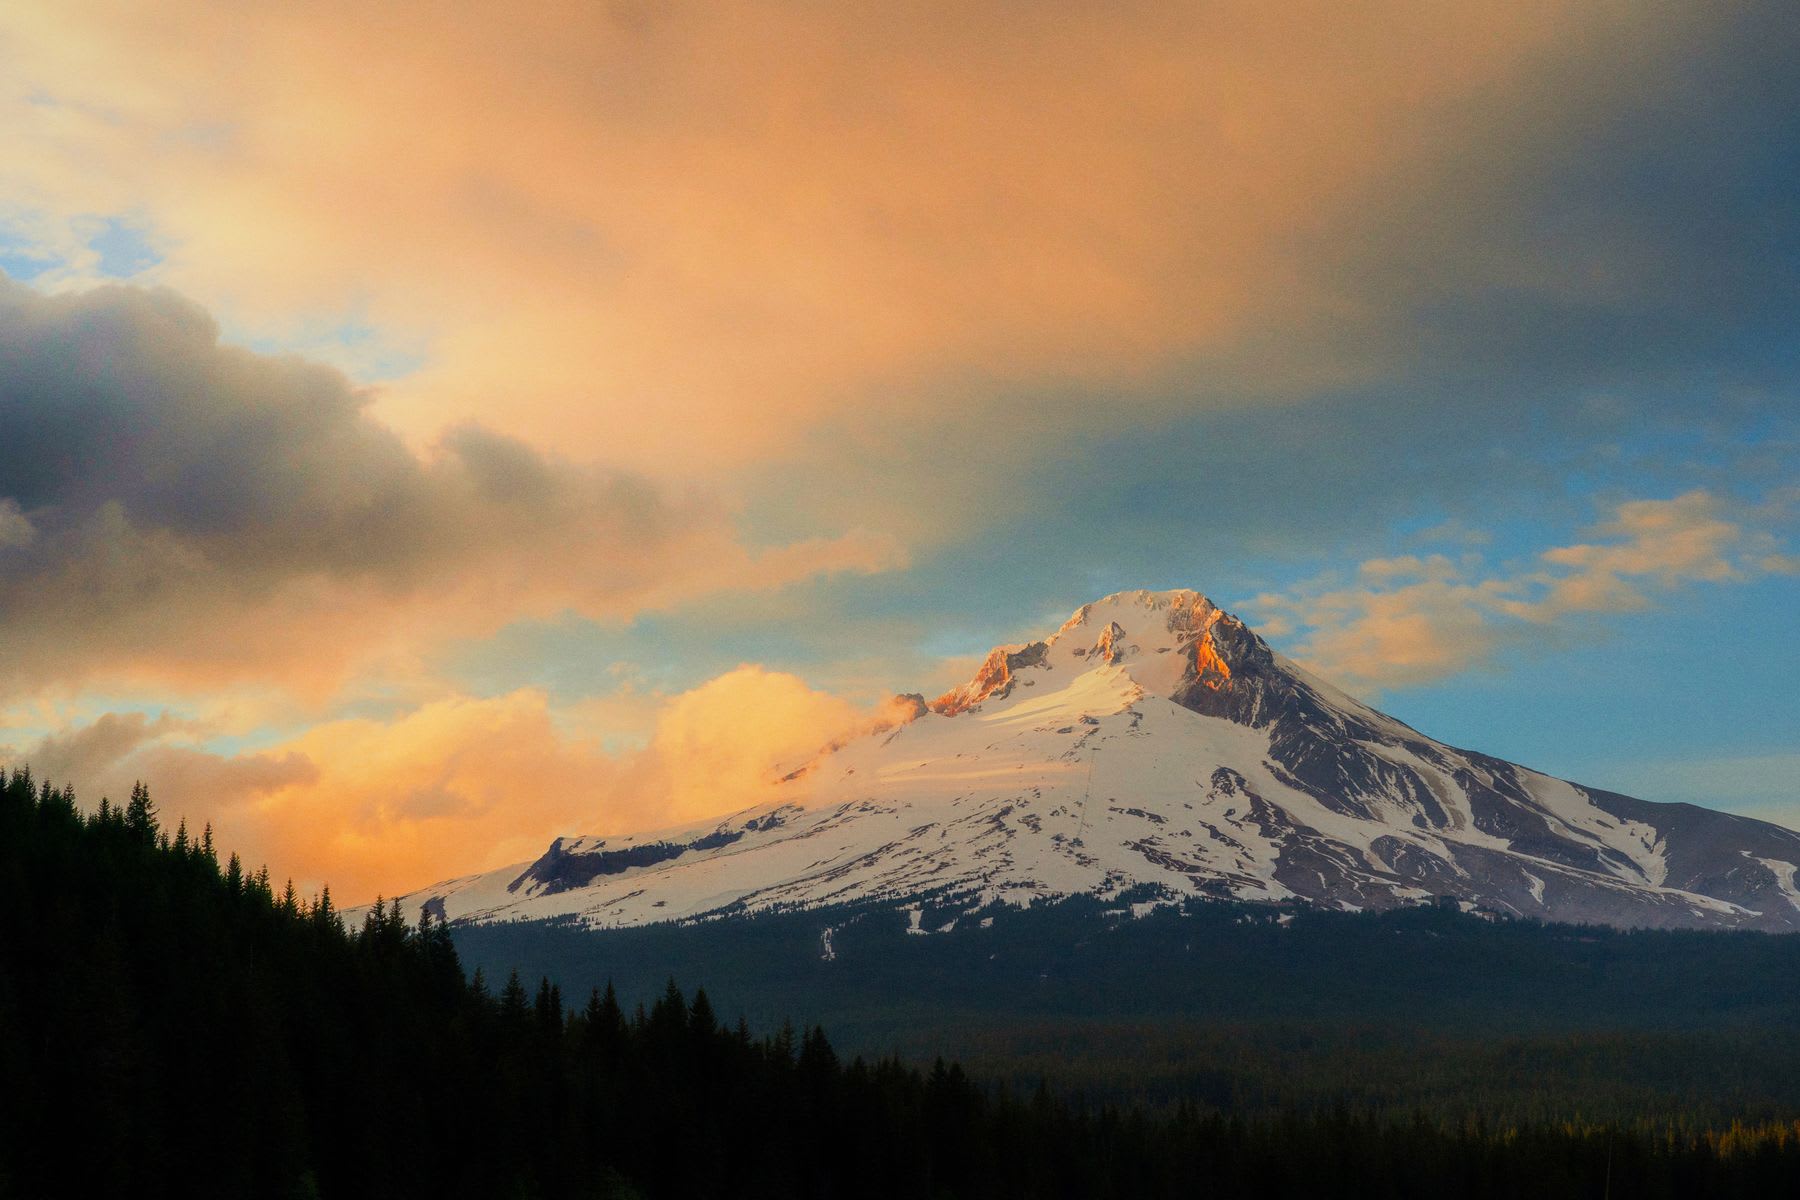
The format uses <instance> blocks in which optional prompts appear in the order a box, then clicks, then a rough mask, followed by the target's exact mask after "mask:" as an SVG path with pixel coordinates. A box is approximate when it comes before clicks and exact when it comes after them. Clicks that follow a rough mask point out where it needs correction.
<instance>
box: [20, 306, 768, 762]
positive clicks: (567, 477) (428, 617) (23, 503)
mask: <svg viewBox="0 0 1800 1200" xmlns="http://www.w3.org/2000/svg"><path fill="white" fill-rule="evenodd" d="M371 398H372V397H371V396H370V394H369V393H367V392H366V391H363V390H360V389H358V388H356V387H355V386H353V385H352V384H351V383H350V382H349V381H347V380H346V379H345V378H344V377H343V376H342V375H341V374H339V373H338V372H336V371H334V370H331V369H329V368H326V367H322V366H319V365H317V364H315V363H311V362H307V361H305V360H302V359H299V358H294V357H272V356H267V355H260V354H255V353H252V352H250V351H247V350H244V349H239V348H235V347H231V346H228V345H223V344H221V343H220V341H219V334H218V329H217V327H216V326H215V324H214V323H213V321H212V320H211V319H210V318H209V317H208V316H207V314H206V313H205V312H204V311H202V310H201V309H199V308H197V307H196V306H195V305H193V304H191V303H189V302H187V301H186V300H184V299H182V298H181V297H179V296H176V295H174V294H172V293H169V292H166V291H152V290H143V289H138V288H129V287H107V288H99V289H95V290H92V291H86V292H81V293H76V294H66V295H44V294H40V293H37V292H34V291H33V290H31V289H29V288H26V287H23V286H21V285H18V284H14V283H10V282H7V281H4V280H0V631H3V632H0V643H3V644H0V676H7V677H10V678H11V680H12V682H13V683H14V684H15V685H16V684H19V683H21V682H23V681H27V680H32V679H37V680H43V679H47V678H55V677H64V678H78V677H81V676H83V675H84V674H85V673H88V672H90V671H92V670H94V669H102V670H111V669H117V670H118V671H119V672H120V673H122V674H123V675H124V676H126V677H131V676H133V675H157V674H162V675H168V674H171V673H172V674H175V675H182V674H199V675H206V676H209V677H210V678H212V679H214V680H217V679H218V678H221V677H245V678H257V677H278V676H279V675H280V673H281V671H282V670H283V666H282V664H281V662H279V661H278V660H282V659H295V660H297V662H298V665H299V666H300V667H301V668H302V669H310V668H314V667H319V666H323V665H329V664H331V663H337V664H339V665H342V664H343V663H344V662H347V661H348V660H349V659H350V658H353V657H354V656H355V654H356V653H358V652H359V651H360V650H361V649H362V648H363V646H364V644H365V643H368V642H371V641H380V640H382V639H384V638H390V637H394V636H400V635H403V634H404V633H405V632H406V630H407V628H408V627H409V626H411V625H414V624H418V623H430V622H432V621H438V622H446V623H447V624H448V625H449V626H453V627H458V628H492V627H493V626H495V625H498V624H503V623H504V622H505V621H506V620H507V619H509V618H510V617H511V616H513V615H515V614H516V613H517V612H519V611H534V612H538V613H540V614H541V613H546V612H554V611H557V610H559V609H563V608H572V609H576V610H579V611H584V612H590V613H594V614H598V615H604V614H606V613H607V612H609V611H628V610H629V609H630V608H631V607H632V606H633V605H634V604H636V603H638V602H639V601H641V600H642V599H643V598H644V597H645V596H648V595H653V594H658V593H659V592H661V591H666V590H667V589H669V588H671V587H679V586H680V585H681V584H682V583H683V581H687V582H689V583H690V584H691V583H692V582H693V581H695V580H697V579H700V578H703V577H706V576H707V574H708V573H709V572H715V573H716V572H718V571H719V570H721V569H726V570H728V569H729V567H730V564H731V563H732V561H733V552H734V551H735V550H736V544H735V542H734V540H733V539H732V536H731V532H730V529H729V523H728V520H727V514H726V513H725V511H724V509H723V508H722V507H721V506H720V505H719V504H718V503H717V502H716V501H714V500H711V499H708V498H706V497H704V496H698V495H693V494H686V495H683V496H679V497H672V496H670V495H667V494H665V493H663V492H661V491H659V490H658V489H657V488H656V487H655V486H653V485H652V484H651V483H649V482H648V481H646V480H645V479H643V478H641V477H638V476H634V475H630V474H627V473H621V472H617V471H609V470H602V469H597V468H591V467H586V466H580V465H576V464H573V463H570V462H567V461H563V460H560V459H557V458H554V457H552V456H549V455H546V454H543V453H540V452H539V451H537V450H534V449H532V448H530V447H528V446H526V445H524V444H523V443H521V442H518V441H516V440H513V439H511V438H508V437H505V436H503V435H501V434H499V433H496V432H494V431H492V430H489V429H486V428H482V427H479V426H473V425H470V426H464V427H461V428H457V429H453V430H451V431H450V432H449V433H447V434H446V435H445V436H443V437H442V439H441V440H440V441H439V442H438V443H437V445H436V446H435V447H434V448H433V449H432V451H431V452H430V453H427V454H423V455H421V454H417V453H415V452H414V451H413V450H412V449H410V448H409V447H408V446H407V445H406V444H404V442H403V441H402V440H401V439H400V438H399V437H398V436H397V435H396V434H395V433H394V432H393V431H392V430H391V429H389V428H388V427H386V426H384V425H383V424H381V423H380V422H379V421H378V420H376V419H375V418H374V417H372V416H371V415H370V413H369V402H370V400H371ZM740 557H741V555H740ZM96 736H97V735H96Z"/></svg>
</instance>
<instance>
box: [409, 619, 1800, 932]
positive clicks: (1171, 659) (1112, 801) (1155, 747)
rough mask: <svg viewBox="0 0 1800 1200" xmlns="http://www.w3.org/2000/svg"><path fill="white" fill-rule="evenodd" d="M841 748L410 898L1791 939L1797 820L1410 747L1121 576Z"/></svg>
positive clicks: (579, 909) (606, 921) (611, 909)
mask: <svg viewBox="0 0 1800 1200" xmlns="http://www.w3.org/2000/svg"><path fill="white" fill-rule="evenodd" d="M900 699H901V700H902V701H904V703H903V704H901V705H899V706H897V707H896V711H898V712H899V713H901V716H899V717H898V718H895V719H892V720H890V721H888V722H885V723H883V724H880V725H877V726H875V727H874V728H872V729H870V730H868V731H867V732H865V733H864V734H862V735H861V736H859V737H855V738H851V739H849V740H848V741H843V742H839V743H835V744H833V745H831V746H829V747H827V748H826V749H824V750H822V751H821V752H820V753H819V754H818V755H817V756H816V757H815V758H813V759H812V760H811V761H808V762H805V763H801V764H799V765H797V766H795V767H794V768H793V769H791V770H787V771H785V772H784V773H783V776H782V778H781V779H780V780H779V782H774V783H772V790H771V795H770V798H769V800H768V801H767V802H766V803H763V804H759V805H757V806H755V807H753V808H750V809H748V810H745V811H743V812H739V813H736V814H733V815H731V816H727V817H724V818H722V819H713V820H708V821H703V822H700V823H697V824H693V825H689V826H684V827H680V828H675V829H666V830H657V831H653V832H648V833H642V834H636V835H627V836H607V837H565V838H558V839H556V841H555V842H554V843H553V844H552V845H551V846H550V848H549V849H548V850H547V851H546V852H545V853H544V854H543V855H542V856H541V857H540V858H538V859H537V860H536V861H535V862H529V863H519V864H516V865H514V866H511V867H507V868H504V869H501V870H497V871H491V872H488V873H485V874H481V875H474V876H469V877H465V878H462V879H455V880H451V881H448V882H446V883H442V884H438V885H436V886H434V887H430V888H426V889H423V890H421V891H419V892H416V893H413V894H411V895H409V896H407V897H405V898H404V899H405V904H406V906H407V908H408V911H415V912H416V911H418V910H419V909H420V908H428V909H429V910H430V911H432V912H434V913H436V914H438V915H441V916H445V917H447V918H448V919H449V920H451V921H452V922H454V923H456V924H459V925H470V924H482V923H489V922H508V921H518V920H545V919H557V918H569V919H572V920H574V921H576V922H577V923H579V924H582V925H585V926H588V927H591V928H612V927H620V926H631V925H638V924H644V923H649V922H658V921H666V920H670V919H712V918H720V917H733V916H739V915H742V914H745V913H752V912H762V911H784V910H793V909H812V908H825V907H830V906H840V905H846V904H860V903H877V904H886V905H888V906H890V907H891V908H895V909H900V908H913V909H916V908H917V907H918V906H919V905H921V904H929V905H932V906H936V907H942V906H944V905H946V904H949V905H952V906H954V907H957V908H959V909H960V910H961V911H964V912H974V911H977V910H981V909H983V908H984V907H985V906H987V905H989V904H992V903H995V902H1000V903H1005V904H1009V905H1013V906H1020V905H1024V904H1027V903H1031V902H1035V901H1042V900H1047V899H1059V898H1065V897H1071V896H1088V897H1093V898H1095V899H1098V900H1101V901H1105V902H1116V901H1117V900H1118V898H1119V897H1121V896H1124V895H1126V894H1128V893H1129V894H1131V895H1132V896H1134V897H1136V898H1137V900H1138V901H1139V903H1140V908H1139V910H1138V911H1140V912H1141V911H1147V910H1148V909H1149V908H1152V907H1155V906H1157V905H1159V904H1162V905H1175V904H1179V903H1181V902H1183V901H1185V900H1187V899H1190V898H1194V897H1210V898H1215V899H1231V900H1242V901H1256V902H1283V903H1298V904H1301V905H1305V906H1308V907H1313V908H1320V909H1331V910H1341V911H1366V910H1387V909H1394V908H1402V907H1408V906H1418V905H1429V904H1438V903H1444V902H1446V901H1448V902H1452V903H1454V904H1456V905H1457V906H1458V907H1460V908H1462V909H1464V910H1481V911H1484V912H1487V913H1490V914H1494V915H1498V916H1506V917H1528V918H1534V919H1539V920H1547V921H1567V922H1580V923H1587V924H1601V925H1611V926H1614V927H1618V928H1664V929H1760V930H1766V931H1771V932H1780V931H1789V930H1796V929H1800V886H1797V885H1796V882H1795V878H1796V864H1800V834H1797V833H1795V832H1794V831H1792V830H1788V829H1784V828H1781V827H1780V826H1776V825H1771V824H1768V823H1766V822H1762V821H1755V820H1750V819H1747V818H1744V817H1738V816H1733V815H1729V814H1726V813H1721V812H1715V811H1712V810H1709V809H1705V808H1699V807H1695V806H1693V805H1688V804H1657V803H1651V802H1647V801H1643V800H1637V799H1633V798H1631V797H1629V796H1622V795H1618V794H1616V793H1612V792H1607V791H1602V790H1599V789H1595V788H1587V787H1581V786H1578V785H1576V784H1572V783H1569V782H1566V781H1564V780H1561V779H1555V778H1552V777H1550V776H1547V775H1544V774H1542V773H1540V772H1537V771H1532V770H1530V769H1528V768H1525V767H1521V766H1517V765H1514V764H1512V763H1507V762H1503V761H1501V760H1499V759H1496V758H1492V757H1490V756H1487V755H1483V754H1478V753H1475V752H1473V751H1467V750H1460V749H1457V748H1455V747H1452V746H1447V745H1445V744H1443V743H1441V742H1438V741H1435V740H1434V739H1432V738H1430V737H1427V736H1426V735H1424V734H1422V733H1420V732H1418V731H1417V730H1415V729H1413V728H1411V727H1410V726H1408V725H1406V724H1404V723H1402V722H1400V721H1398V720H1395V719H1394V718H1392V717H1390V716H1387V715H1386V714H1384V713H1381V712H1378V711H1376V710H1375V709H1373V708H1370V707H1369V706H1367V705H1365V704H1362V703H1360V702H1359V701H1357V700H1355V699H1353V698H1351V697H1350V696H1348V695H1346V694H1344V693H1343V692H1342V691H1340V690H1338V689H1337V688H1335V687H1333V686H1332V685H1330V684H1329V683H1326V682H1325V681H1323V680H1320V679H1318V678H1316V677H1314V676H1313V675H1311V674H1310V673H1308V672H1307V671H1305V670H1304V669H1302V668H1301V667H1299V666H1297V665H1296V664H1294V663H1292V662H1290V661H1288V660H1287V659H1286V658H1284V657H1282V656H1281V655H1280V654H1279V653H1277V652H1275V651H1274V650H1272V649H1271V648H1270V647H1269V646H1268V645H1267V644H1266V643H1265V642H1264V641H1263V640H1262V639H1261V638H1260V637H1258V636H1257V635H1256V634H1255V632H1254V631H1252V630H1251V629H1250V628H1249V627H1248V626H1246V625H1245V624H1244V623H1243V622H1241V621H1239V620H1238V619H1237V618H1236V617H1233V616H1231V615H1230V614H1228V613H1226V612H1224V611H1223V610H1221V609H1219V608H1218V607H1216V606H1215V605H1214V604H1212V602H1211V601H1209V600H1207V599H1206V597H1204V596H1202V595H1200V594H1199V593H1197V592H1192V591H1175V592H1124V593H1119V594H1117V595H1113V596H1108V597H1106V598H1105V599H1102V600H1099V601H1096V602H1094V603H1093V604H1089V605H1085V606H1083V607H1082V608H1081V609H1079V610H1077V611H1076V613H1075V614H1074V615H1073V616H1072V617H1071V618H1070V619H1069V620H1068V621H1067V622H1066V623H1065V624H1064V625H1063V626H1062V627H1061V628H1060V629H1059V630H1057V631H1056V632H1055V633H1053V634H1050V635H1048V636H1047V637H1045V638H1043V639H1041V640H1038V641H1033V642H1030V643H1027V644H1024V645H1017V646H1002V647H998V648H996V649H995V650H994V651H993V653H991V654H990V655H988V657H987V659H986V660H985V661H984V662H983V663H982V665H981V667H980V669H979V670H978V671H977V673H976V674H975V676H974V678H973V679H971V680H970V681H969V682H968V683H967V684H965V685H964V686H962V687H960V688H957V689H954V690H953V691H951V692H948V693H946V694H945V695H943V696H941V697H939V698H938V699H937V700H935V701H932V702H929V703H928V702H926V701H925V699H924V698H923V697H920V696H910V697H901V698H900Z"/></svg>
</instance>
